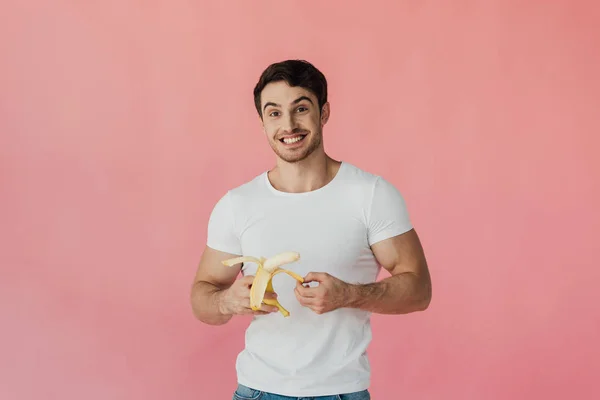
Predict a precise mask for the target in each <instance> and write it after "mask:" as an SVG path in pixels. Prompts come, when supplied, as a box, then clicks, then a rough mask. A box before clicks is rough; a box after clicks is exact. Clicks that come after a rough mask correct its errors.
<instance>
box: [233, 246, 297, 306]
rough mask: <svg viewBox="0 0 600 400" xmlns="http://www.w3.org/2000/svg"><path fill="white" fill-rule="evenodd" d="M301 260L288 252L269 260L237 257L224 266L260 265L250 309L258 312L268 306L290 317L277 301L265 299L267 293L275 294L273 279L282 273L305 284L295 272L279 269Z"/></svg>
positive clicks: (251, 293) (252, 289)
mask: <svg viewBox="0 0 600 400" xmlns="http://www.w3.org/2000/svg"><path fill="white" fill-rule="evenodd" d="M299 259H300V254H298V253H296V252H293V251H288V252H284V253H280V254H277V255H275V256H273V257H270V258H268V259H266V258H264V257H261V258H260V259H258V258H256V257H251V256H243V257H235V258H230V259H228V260H225V261H223V265H226V266H230V267H231V266H233V265H236V264H239V263H243V262H253V263H256V264H257V265H258V269H257V270H256V275H255V276H254V280H253V281H252V287H251V288H250V308H252V310H254V311H256V310H259V309H260V306H261V304H263V303H264V304H267V305H271V306H275V307H277V308H278V309H279V312H280V313H281V314H282V315H283V316H284V317H288V316H289V315H290V313H289V311H288V310H286V309H285V308H284V307H283V306H282V305H281V304H280V303H279V301H277V299H265V298H264V297H265V293H266V292H269V293H275V290H273V282H272V280H273V277H274V276H275V275H277V274H278V273H280V272H285V273H286V274H288V275H289V276H291V277H292V278H294V279H296V280H297V281H298V282H300V283H303V282H304V279H303V278H302V277H301V276H300V275H298V274H296V273H295V272H292V271H289V270H286V269H282V268H279V267H280V266H281V265H284V264H288V263H291V262H294V261H297V260H299Z"/></svg>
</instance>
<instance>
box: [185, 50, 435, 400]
mask: <svg viewBox="0 0 600 400" xmlns="http://www.w3.org/2000/svg"><path fill="white" fill-rule="evenodd" d="M254 100H255V106H256V110H257V112H258V115H259V117H260V119H261V122H262V125H263V128H264V133H265V135H266V139H267V141H268V143H269V145H270V146H271V148H272V149H273V152H274V153H275V155H276V163H275V165H274V166H273V167H272V168H271V169H270V170H268V171H264V172H262V173H261V174H259V175H257V176H255V177H254V178H252V179H250V180H249V181H248V182H247V183H245V184H243V185H241V186H238V187H235V188H233V189H231V190H229V191H228V192H227V193H225V194H224V195H223V196H222V197H221V198H220V200H219V201H218V202H217V204H216V205H215V207H214V209H213V210H212V213H211V215H210V219H209V222H208V237H207V243H206V246H205V249H204V251H203V254H202V257H201V260H200V264H199V266H198V270H197V273H196V276H195V280H194V284H193V288H192V292H191V303H192V309H193V312H194V315H195V316H196V317H197V318H198V319H199V320H200V321H203V322H204V323H207V324H211V325H222V324H225V323H227V322H228V321H229V320H230V319H231V318H232V317H233V316H235V315H249V314H253V315H254V317H253V319H252V322H251V323H250V326H249V327H248V329H247V331H246V342H245V347H244V349H243V351H242V352H240V354H239V356H238V358H237V362H236V370H237V377H238V386H237V388H236V389H235V391H234V393H233V398H234V399H238V400H243V399H257V398H259V397H260V398H261V399H262V400H276V399H298V398H304V397H310V398H311V399H322V400H325V399H329V400H334V399H338V400H339V399H341V400H345V399H348V400H349V399H353V400H365V399H369V398H370V393H369V386H370V379H371V375H370V374H371V371H370V365H369V361H368V357H367V347H368V345H369V343H370V341H371V326H370V315H371V314H372V313H380V314H407V313H411V312H416V311H422V310H425V309H426V308H427V307H428V305H429V302H430V299H431V280H430V275H429V270H428V267H427V262H426V260H425V255H424V252H423V249H422V246H421V243H420V241H419V238H418V236H417V233H416V231H415V229H414V227H413V226H412V224H411V221H410V218H409V215H408V211H407V207H406V204H405V201H404V198H403V197H402V195H401V194H400V192H399V191H398V190H397V189H396V188H395V187H394V186H393V185H392V184H390V183H389V182H388V181H387V180H386V179H384V178H383V177H381V176H377V175H375V174H372V173H369V172H367V171H365V170H363V169H361V168H359V167H357V166H355V165H353V164H351V163H349V162H346V161H338V160H334V159H333V158H332V157H330V156H329V155H328V154H327V153H326V152H325V149H324V144H323V128H324V126H325V125H326V124H327V121H328V119H329V116H330V105H329V102H328V100H327V81H326V79H325V77H324V75H323V74H322V73H321V72H320V71H319V70H318V69H316V68H315V67H314V66H313V65H312V64H310V63H308V62H305V61H299V60H288V61H283V62H280V63H276V64H273V65H270V66H269V67H268V68H267V69H266V70H265V71H264V72H263V74H262V75H261V76H260V78H259V80H258V83H257V84H256V87H255V89H254ZM366 134H368V132H366ZM286 251H296V252H298V253H300V255H301V258H300V260H299V261H297V262H295V263H293V264H289V265H287V266H286V268H289V269H290V270H292V271H294V272H296V273H298V274H300V275H301V276H303V277H304V279H305V284H304V285H302V284H300V283H298V282H297V281H296V280H294V279H291V278H290V277H288V276H286V275H285V274H280V275H277V276H276V277H274V278H273V286H274V288H275V291H276V292H277V299H278V301H279V302H280V303H281V304H282V306H283V307H285V308H286V309H288V310H289V312H290V315H289V316H288V317H284V316H283V315H282V314H281V313H278V312H277V311H278V309H277V308H276V307H272V306H268V305H266V304H263V306H262V308H261V310H257V311H253V310H252V309H251V308H250V300H249V293H250V287H251V285H252V279H253V277H254V274H255V273H256V269H257V266H256V265H254V264H252V263H247V264H244V265H242V264H238V265H237V266H235V267H224V266H223V264H222V263H221V261H223V260H225V259H228V258H232V257H238V256H256V257H261V256H264V257H270V256H273V255H275V254H278V253H282V252H286ZM381 267H383V268H384V269H386V270H387V271H388V272H389V275H390V276H388V277H386V278H384V279H382V280H380V281H376V279H377V275H378V273H379V271H380V268H381ZM240 268H241V271H242V275H243V277H241V278H239V279H237V275H238V274H239V272H240ZM273 296H274V295H269V294H268V293H267V294H266V297H267V298H269V297H273Z"/></svg>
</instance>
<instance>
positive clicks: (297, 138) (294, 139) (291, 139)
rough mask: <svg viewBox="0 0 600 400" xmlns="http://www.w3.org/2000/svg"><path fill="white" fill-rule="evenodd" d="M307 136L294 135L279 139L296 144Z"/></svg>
mask: <svg viewBox="0 0 600 400" xmlns="http://www.w3.org/2000/svg"><path fill="white" fill-rule="evenodd" d="M305 137H306V135H297V136H292V137H285V138H281V139H279V141H280V142H282V143H285V144H294V143H298V142H300V141H302V140H303V139H304V138H305Z"/></svg>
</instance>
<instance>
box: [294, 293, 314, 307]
mask: <svg viewBox="0 0 600 400" xmlns="http://www.w3.org/2000/svg"><path fill="white" fill-rule="evenodd" d="M294 294H295V295H296V299H297V300H298V303H300V304H302V305H303V306H312V305H315V304H316V302H317V298H316V297H306V296H302V295H301V294H300V293H298V291H294Z"/></svg>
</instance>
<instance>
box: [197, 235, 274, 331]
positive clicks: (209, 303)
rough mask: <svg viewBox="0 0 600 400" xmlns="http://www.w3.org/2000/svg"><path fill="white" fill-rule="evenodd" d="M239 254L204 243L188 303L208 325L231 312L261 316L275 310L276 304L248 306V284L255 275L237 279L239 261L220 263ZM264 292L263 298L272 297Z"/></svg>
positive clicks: (225, 318) (219, 322)
mask: <svg viewBox="0 0 600 400" xmlns="http://www.w3.org/2000/svg"><path fill="white" fill-rule="evenodd" d="M234 257H238V255H236V254H230V253H224V252H222V251H217V250H215V249H212V248H210V247H209V246H206V247H205V249H204V252H203V253H202V257H201V258H200V263H199V265H198V270H197V271H196V276H195V278H194V283H193V285H192V290H191V296H190V297H191V299H190V300H191V304H192V311H193V313H194V316H195V317H196V318H198V319H199V320H200V321H202V322H204V323H207V324H209V325H223V324H225V323H227V322H228V321H229V320H230V319H231V317H232V316H233V315H246V314H255V315H261V314H266V313H270V312H277V311H279V309H278V308H277V307H273V306H268V305H266V304H263V305H262V306H261V309H260V310H256V311H253V310H252V309H251V308H250V287H251V286H252V281H253V280H254V276H251V275H250V276H245V277H243V278H240V279H236V277H237V275H238V274H239V272H240V267H241V266H242V264H238V265H234V266H231V267H227V266H225V265H223V264H222V263H221V262H222V261H224V260H226V259H228V258H234ZM275 296H276V295H275V294H271V293H267V294H265V298H275Z"/></svg>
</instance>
